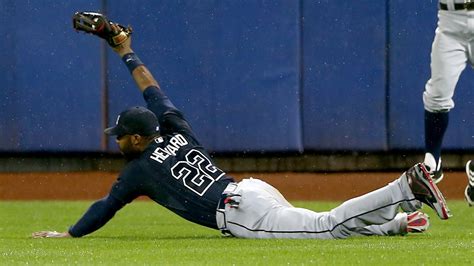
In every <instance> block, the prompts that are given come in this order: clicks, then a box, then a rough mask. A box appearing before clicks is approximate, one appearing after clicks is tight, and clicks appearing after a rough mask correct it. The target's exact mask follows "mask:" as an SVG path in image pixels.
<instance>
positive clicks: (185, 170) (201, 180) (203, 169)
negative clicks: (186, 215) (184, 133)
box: [171, 150, 225, 196]
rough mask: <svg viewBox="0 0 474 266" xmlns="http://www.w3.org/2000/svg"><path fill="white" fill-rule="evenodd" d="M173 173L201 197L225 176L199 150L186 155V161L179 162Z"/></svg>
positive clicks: (172, 170) (172, 169) (173, 168)
mask: <svg viewBox="0 0 474 266" xmlns="http://www.w3.org/2000/svg"><path fill="white" fill-rule="evenodd" d="M171 173H172V174H173V177H174V178H176V179H181V180H182V181H183V184H184V186H185V187H187V188H189V189H190V190H191V191H193V192H194V193H196V194H198V195H199V196H202V195H204V193H206V191H207V190H208V189H209V188H210V187H211V185H212V184H213V183H214V182H215V181H217V180H219V179H220V178H221V177H222V176H223V175H224V174H225V173H224V172H222V170H221V169H219V168H217V167H216V166H214V165H213V164H212V162H211V160H209V158H207V157H206V156H205V155H204V154H202V153H201V152H200V151H197V150H190V151H189V152H188V153H187V154H186V161H180V162H177V163H176V164H175V165H174V166H173V167H172V168H171Z"/></svg>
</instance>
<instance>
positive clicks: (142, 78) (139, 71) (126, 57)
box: [112, 25, 160, 92]
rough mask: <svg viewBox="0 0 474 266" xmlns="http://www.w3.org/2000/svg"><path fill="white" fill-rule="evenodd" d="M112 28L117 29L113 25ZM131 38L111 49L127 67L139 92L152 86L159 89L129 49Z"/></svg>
mask: <svg viewBox="0 0 474 266" xmlns="http://www.w3.org/2000/svg"><path fill="white" fill-rule="evenodd" d="M112 27H117V26H115V25H113V26H112ZM131 40H132V38H128V39H127V40H126V41H125V42H124V43H122V44H120V45H118V46H116V47H113V48H112V49H113V50H114V51H115V52H116V53H117V54H118V55H119V56H120V58H122V61H123V62H124V63H125V64H126V65H127V67H128V69H129V70H130V72H131V74H132V77H133V79H134V80H135V83H136V84H137V86H138V89H140V91H141V92H143V91H145V89H146V88H148V87H150V86H154V87H157V88H160V85H159V84H158V82H157V81H156V80H155V78H154V77H153V75H152V74H151V73H150V71H149V70H148V68H147V67H146V66H145V65H143V63H142V62H141V61H140V59H139V58H138V56H137V55H136V54H135V53H134V52H133V50H132V48H131Z"/></svg>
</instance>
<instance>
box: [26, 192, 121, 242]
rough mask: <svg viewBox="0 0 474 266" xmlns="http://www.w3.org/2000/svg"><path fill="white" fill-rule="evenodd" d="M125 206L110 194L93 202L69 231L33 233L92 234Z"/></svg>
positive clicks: (51, 235) (47, 235) (57, 235)
mask: <svg viewBox="0 0 474 266" xmlns="http://www.w3.org/2000/svg"><path fill="white" fill-rule="evenodd" d="M123 206H124V203H122V202H120V201H118V200H117V199H115V198H114V197H113V196H111V195H109V196H107V197H105V198H103V199H101V200H98V201H96V202H95V203H94V204H92V205H91V206H90V208H89V209H88V210H87V211H86V213H84V215H83V216H82V218H81V219H79V221H77V223H76V224H75V225H73V226H71V228H69V230H68V231H67V232H56V231H40V232H35V233H33V234H32V237H33V238H64V237H81V236H84V235H87V234H90V233H92V232H94V231H96V230H97V229H99V228H101V227H102V226H104V225H105V224H106V223H107V222H108V221H109V220H110V219H112V217H114V215H115V213H116V212H117V211H118V210H120V209H121V208H122V207H123Z"/></svg>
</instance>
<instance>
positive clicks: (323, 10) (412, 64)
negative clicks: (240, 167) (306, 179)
mask: <svg viewBox="0 0 474 266" xmlns="http://www.w3.org/2000/svg"><path fill="white" fill-rule="evenodd" d="M436 5H437V1H411V0H386V1H373V0H360V1H342V2H341V1H339V2H334V1H329V0H326V1H313V0H300V1H296V0H295V1H288V0H273V1H264V0H243V1H233V0H202V1H198V0H196V1H194V0H193V1H191V0H181V1H178V0H177V1H167V0H160V1H158V0H130V1H126V0H114V1H110V0H108V1H106V0H96V1H85V0H81V1H65V2H64V3H63V2H61V1H54V0H41V1H27V0H0V36H2V37H1V38H2V40H1V41H0V55H1V58H2V60H0V66H1V69H2V71H1V72H0V82H1V83H0V84H2V85H1V88H0V106H1V112H0V151H3V152H10V151H13V152H23V151H53V152H55V151H72V152H77V151H80V152H97V151H111V152H116V151H117V149H116V147H115V144H114V142H113V140H109V141H108V142H107V144H108V145H106V146H104V143H103V142H102V140H104V136H103V134H102V130H103V128H102V123H104V122H107V123H108V124H109V125H111V124H113V123H114V122H115V119H116V115H117V114H118V113H119V112H120V111H121V110H122V109H125V108H127V107H129V106H134V105H143V104H144V101H143V99H142V98H141V95H140V94H139V92H138V90H137V89H136V87H135V84H134V82H133V80H132V78H131V77H130V75H129V73H128V71H127V69H126V67H125V66H124V65H123V63H122V62H121V61H120V59H119V58H118V57H117V56H116V55H115V54H114V53H113V52H112V51H111V50H110V49H108V48H107V49H105V50H102V49H101V47H102V45H101V41H99V40H98V39H97V38H94V37H93V36H90V35H86V34H82V33H75V32H74V31H73V30H72V24H71V16H72V14H73V13H74V12H75V11H79V10H88V11H105V12H107V14H108V15H109V17H111V18H113V20H115V21H118V22H120V23H123V24H131V25H132V26H133V28H134V35H133V36H134V37H133V44H134V45H133V48H134V50H135V51H136V52H137V53H138V54H139V55H140V57H141V59H142V61H144V62H145V63H146V64H147V66H148V67H149V69H150V70H151V71H152V72H153V74H154V75H155V77H156V78H157V80H158V81H159V82H160V85H161V87H162V89H163V90H165V92H166V93H167V94H168V95H169V96H170V98H171V99H172V101H173V102H174V103H175V105H176V106H177V107H178V108H180V109H182V110H183V111H184V113H185V114H186V116H187V118H188V120H189V121H190V122H191V123H192V125H193V128H194V129H195V131H196V134H197V135H198V136H199V137H200V139H201V142H202V143H203V144H204V145H205V146H206V147H209V148H210V150H211V151H215V152H304V151H330V150H337V151H352V150H357V151H390V150H394V149H421V148H423V145H424V133H423V132H424V129H423V104H422V92H423V89H424V84H425V82H426V80H427V79H428V78H429V75H430V69H429V64H430V58H429V56H430V49H431V42H432V40H433V37H434V30H435V27H436V22H437V18H436V12H437V7H436ZM39 18H41V23H38V21H39ZM102 62H105V64H104V65H103V64H102ZM103 68H105V69H106V70H107V72H106V73H105V72H102V69H103ZM103 84H106V85H107V87H108V98H107V101H106V103H107V104H108V116H107V119H106V120H107V121H104V119H103V116H104V115H107V113H104V112H103V110H102V104H103V103H104V101H103V100H102V99H101V97H102V95H103V94H102V90H103ZM473 84H474V72H473V71H472V69H470V68H469V67H468V68H467V69H466V71H465V72H464V73H463V75H462V76H461V80H460V83H459V85H458V88H457V91H456V93H455V99H454V100H455V102H456V107H455V109H454V110H453V111H452V112H451V116H450V127H449V128H448V132H447V134H446V138H445V144H446V145H445V147H446V148H452V149H471V150H472V149H473V148H474V138H473V134H474V119H471V118H472V117H473V112H474V111H473V108H472V99H473V96H474V95H473V94H474V90H473V88H472V87H473Z"/></svg>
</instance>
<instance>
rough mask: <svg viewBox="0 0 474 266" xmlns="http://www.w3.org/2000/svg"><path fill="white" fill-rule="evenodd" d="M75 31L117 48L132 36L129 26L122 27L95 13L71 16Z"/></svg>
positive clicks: (77, 13) (80, 13) (81, 13)
mask: <svg viewBox="0 0 474 266" xmlns="http://www.w3.org/2000/svg"><path fill="white" fill-rule="evenodd" d="M72 25H73V27H74V29H75V30H77V31H83V32H86V33H91V34H94V35H97V36H99V37H100V38H102V39H104V40H106V41H107V42H108V43H109V45H110V46H112V47H117V46H119V45H120V44H122V43H124V42H125V41H126V40H127V39H128V38H129V37H130V35H131V34H132V28H131V27H130V26H128V27H124V26H122V25H120V24H117V23H114V22H112V21H109V20H108V19H107V18H106V17H105V15H103V14H100V13H95V12H76V13H74V15H73V16H72Z"/></svg>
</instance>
